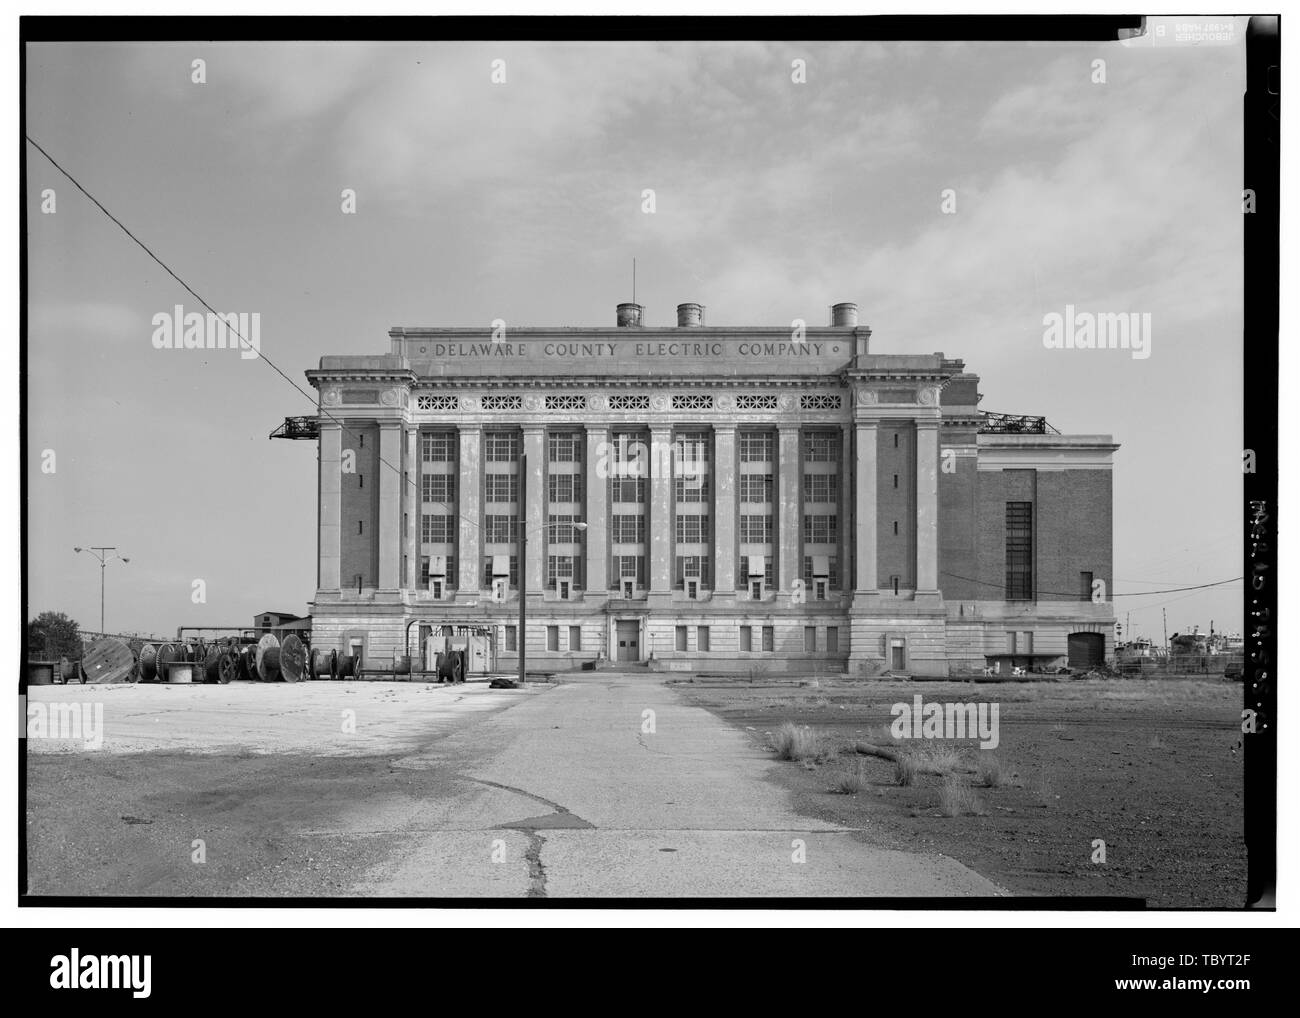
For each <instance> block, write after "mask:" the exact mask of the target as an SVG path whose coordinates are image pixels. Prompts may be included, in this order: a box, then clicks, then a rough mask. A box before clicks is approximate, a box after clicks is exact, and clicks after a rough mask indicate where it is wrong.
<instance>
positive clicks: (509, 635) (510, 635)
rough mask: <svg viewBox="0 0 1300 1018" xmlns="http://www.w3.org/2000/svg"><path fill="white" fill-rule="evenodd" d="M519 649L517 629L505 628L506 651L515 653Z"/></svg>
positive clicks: (513, 627)
mask: <svg viewBox="0 0 1300 1018" xmlns="http://www.w3.org/2000/svg"><path fill="white" fill-rule="evenodd" d="M518 649H519V629H518V627H516V626H506V650H514V651H517V650H518Z"/></svg>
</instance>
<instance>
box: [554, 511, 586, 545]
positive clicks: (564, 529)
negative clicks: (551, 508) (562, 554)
mask: <svg viewBox="0 0 1300 1018" xmlns="http://www.w3.org/2000/svg"><path fill="white" fill-rule="evenodd" d="M573 523H574V521H573V517H572V516H569V515H554V514H552V516H551V520H550V530H551V534H550V540H551V543H552V544H576V543H577V541H578V534H579V533H581V531H579V530H578V529H577V528H576V527H575V526H574V525H573Z"/></svg>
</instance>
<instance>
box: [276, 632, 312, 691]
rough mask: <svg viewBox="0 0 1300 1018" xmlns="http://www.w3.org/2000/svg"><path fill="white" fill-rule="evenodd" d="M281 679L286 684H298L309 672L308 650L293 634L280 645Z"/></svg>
mask: <svg viewBox="0 0 1300 1018" xmlns="http://www.w3.org/2000/svg"><path fill="white" fill-rule="evenodd" d="M278 664H279V667H280V678H282V679H283V680H284V681H285V682H298V681H300V680H301V679H302V677H303V675H304V674H306V671H307V648H306V647H304V646H303V644H302V640H300V639H299V638H298V637H297V636H295V635H294V634H293V633H290V634H289V635H288V636H286V637H285V638H284V642H283V643H282V644H280V660H279V662H278Z"/></svg>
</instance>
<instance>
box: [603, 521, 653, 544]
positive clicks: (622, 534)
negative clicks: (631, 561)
mask: <svg viewBox="0 0 1300 1018" xmlns="http://www.w3.org/2000/svg"><path fill="white" fill-rule="evenodd" d="M609 539H610V541H611V542H612V543H614V544H640V543H641V542H643V541H644V540H645V517H644V516H641V515H640V514H631V513H617V514H615V515H614V516H612V517H611V518H610V527H609Z"/></svg>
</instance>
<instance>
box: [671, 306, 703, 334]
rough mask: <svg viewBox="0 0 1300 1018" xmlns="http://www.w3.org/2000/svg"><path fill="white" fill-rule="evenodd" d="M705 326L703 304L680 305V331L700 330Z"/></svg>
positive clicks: (678, 316) (678, 310) (678, 308)
mask: <svg viewBox="0 0 1300 1018" xmlns="http://www.w3.org/2000/svg"><path fill="white" fill-rule="evenodd" d="M703 324H704V305H703V304H678V305H677V327H678V328H679V329H698V328H699V327H700V326H701V325H703Z"/></svg>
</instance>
